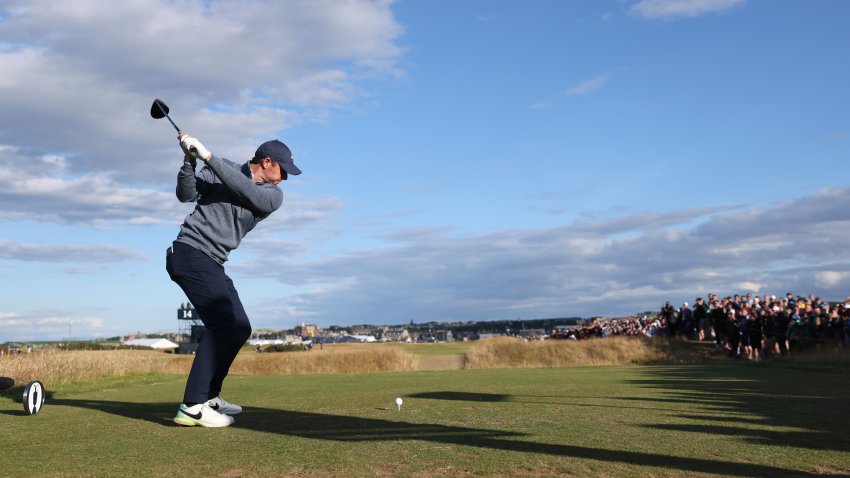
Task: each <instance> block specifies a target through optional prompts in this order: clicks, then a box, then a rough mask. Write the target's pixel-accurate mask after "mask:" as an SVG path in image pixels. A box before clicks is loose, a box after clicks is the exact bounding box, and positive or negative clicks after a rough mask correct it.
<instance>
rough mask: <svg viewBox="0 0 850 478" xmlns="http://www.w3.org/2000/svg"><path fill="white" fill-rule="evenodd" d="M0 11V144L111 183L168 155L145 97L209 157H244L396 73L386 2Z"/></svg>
mask: <svg viewBox="0 0 850 478" xmlns="http://www.w3.org/2000/svg"><path fill="white" fill-rule="evenodd" d="M0 9H2V10H1V11H0V15H2V18H3V20H2V22H0V71H3V75H2V76H0V110H2V111H3V115H2V116H0V143H5V144H7V145H11V146H14V147H18V148H26V149H27V150H28V151H27V154H29V155H31V156H32V155H44V156H45V157H51V156H52V157H62V158H64V165H65V167H66V168H67V169H68V170H69V171H70V172H72V173H81V172H82V173H90V172H95V171H97V172H105V171H112V172H114V176H115V177H116V178H117V179H118V180H119V181H125V180H128V179H129V180H132V181H134V182H135V183H145V182H153V183H159V182H161V181H163V180H164V179H166V178H170V177H171V175H172V174H173V164H174V162H175V161H178V160H179V157H178V155H177V154H175V153H177V152H178V149H177V145H176V141H174V137H175V133H174V131H173V130H172V129H171V127H170V125H168V124H167V123H166V122H165V120H162V121H159V122H157V121H154V120H153V119H151V118H150V117H149V115H148V112H149V109H150V104H151V101H152V100H153V98H154V97H161V98H163V99H164V100H165V101H166V102H167V103H168V104H169V106H170V107H171V110H172V117H173V119H174V120H175V121H176V122H177V124H178V125H180V126H181V128H183V129H185V130H187V131H188V132H191V133H193V134H195V135H197V136H199V137H200V138H201V139H203V140H205V143H207V144H208V146H210V149H211V150H212V151H213V152H214V153H216V154H218V155H221V156H225V157H238V158H247V157H248V155H250V154H251V153H252V152H253V149H254V148H255V147H256V145H257V144H258V143H259V142H260V140H265V139H268V138H269V137H274V136H276V135H277V133H278V132H279V131H280V130H282V129H284V128H287V127H288V126H291V125H293V124H297V123H298V122H300V121H303V119H304V118H305V117H310V116H313V115H318V116H321V113H320V112H321V111H324V110H326V109H328V108H334V107H337V106H341V105H346V104H348V103H350V102H352V101H356V100H357V98H358V97H360V96H361V95H363V94H365V93H367V92H366V91H364V90H363V88H364V87H363V80H364V79H369V78H374V77H386V76H395V75H398V74H400V72H399V71H398V70H397V68H396V60H397V59H398V57H399V55H400V54H401V51H402V50H401V47H400V46H399V45H398V44H397V43H396V42H397V40H398V37H399V36H400V35H401V33H402V28H401V26H400V25H399V24H398V23H397V22H396V21H395V19H394V18H393V15H392V12H391V10H390V2H387V1H380V0H378V1H371V0H352V1H348V2H337V3H334V4H333V8H329V7H328V5H327V3H326V2H312V1H303V0H290V1H274V2H272V1H256V2H241V1H237V0H224V1H217V2H205V1H201V0H186V1H180V2H171V1H164V0H135V1H132V2H111V3H109V2H100V1H96V0H80V1H75V2H63V1H43V2H27V1H10V2H4V6H3V7H0ZM129 25H132V28H128V26H129ZM317 112H318V113H317ZM4 132H13V134H9V133H4Z"/></svg>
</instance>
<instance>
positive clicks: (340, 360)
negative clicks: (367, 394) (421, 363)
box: [230, 344, 417, 375]
mask: <svg viewBox="0 0 850 478" xmlns="http://www.w3.org/2000/svg"><path fill="white" fill-rule="evenodd" d="M416 364H417V361H416V359H415V357H414V356H413V355H411V354H409V353H407V352H405V351H403V350H401V349H399V348H398V347H391V346H387V345H383V344H374V345H370V346H368V347H356V348H351V349H348V350H346V349H345V348H334V347H326V348H325V350H322V351H318V350H313V351H310V352H282V353H267V354H253V353H242V354H239V356H238V357H236V360H235V361H234V362H233V366H232V367H231V368H230V372H231V373H239V374H245V375H298V374H308V373H309V374H314V373H318V374H322V373H373V372H408V371H412V370H417V366H416Z"/></svg>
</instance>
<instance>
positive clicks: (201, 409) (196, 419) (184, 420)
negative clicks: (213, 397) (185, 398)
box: [174, 402, 235, 427]
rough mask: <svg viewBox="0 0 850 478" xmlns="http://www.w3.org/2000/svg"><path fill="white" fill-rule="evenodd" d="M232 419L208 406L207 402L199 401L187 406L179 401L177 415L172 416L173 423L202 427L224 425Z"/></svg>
mask: <svg viewBox="0 0 850 478" xmlns="http://www.w3.org/2000/svg"><path fill="white" fill-rule="evenodd" d="M234 421H235V420H234V419H233V417H231V416H229V415H225V414H223V413H219V412H217V411H215V410H213V409H212V408H210V406H209V402H207V403H199V404H197V405H192V406H191V407H187V406H186V404H185V403H181V404H180V408H178V409H177V415H176V416H175V417H174V423H176V424H178V425H180V426H184V427H193V426H195V425H199V426H202V427H226V426H230V425H232V424H233V422H234Z"/></svg>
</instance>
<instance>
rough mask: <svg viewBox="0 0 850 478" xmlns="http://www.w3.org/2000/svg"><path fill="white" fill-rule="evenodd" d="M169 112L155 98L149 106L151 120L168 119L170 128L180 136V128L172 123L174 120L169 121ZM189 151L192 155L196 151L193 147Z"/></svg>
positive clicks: (164, 105)
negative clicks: (172, 127)
mask: <svg viewBox="0 0 850 478" xmlns="http://www.w3.org/2000/svg"><path fill="white" fill-rule="evenodd" d="M169 111H170V110H169V108H168V105H167V104H165V102H164V101H162V100H161V99H159V98H155V99H154V100H153V104H152V105H151V118H153V119H160V118H168V122H169V123H171V126H174V129H176V130H177V134H178V135H180V134H181V133H183V132H182V131H180V128H179V127H178V126H177V124H175V123H174V120H172V119H171V116H168V112H169ZM189 149H190V150H191V151H192V152H193V153H194V152H195V151H196V149H195V147H194V146H192V147H191V148H189Z"/></svg>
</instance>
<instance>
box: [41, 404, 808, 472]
mask: <svg viewBox="0 0 850 478" xmlns="http://www.w3.org/2000/svg"><path fill="white" fill-rule="evenodd" d="M452 397H453V398H455V399H456V398H459V397H458V396H456V395H453V396H452ZM443 398H446V397H443ZM479 398H481V397H479ZM490 398H494V397H490ZM47 406H67V407H79V408H88V409H91V410H95V411H98V412H102V413H110V414H114V415H119V416H123V417H126V418H130V419H134V420H143V421H148V422H151V423H155V424H157V425H163V426H173V423H172V421H171V420H172V418H173V417H174V414H175V412H176V408H175V406H174V403H128V402H113V401H106V400H74V399H57V400H53V401H51V402H50V403H49V405H47ZM234 427H237V428H242V429H247V430H253V431H258V432H263V433H270V434H279V435H285V436H296V437H303V438H311V439H317V440H331V441H345V442H358V441H394V442H395V441H399V440H419V441H429V442H436V443H442V444H452V445H463V446H471V447H477V448H489V449H493V450H501V451H508V452H520V453H536V454H544V455H551V456H562V457H573V458H582V459H590V460H599V461H605V462H613V463H625V464H629V465H642V466H653V467H662V468H669V469H674V470H683V471H686V472H702V473H704V472H712V473H718V474H722V475H727V476H748V477H749V476H755V477H780V476H795V477H800V476H816V475H814V474H808V473H805V472H800V471H797V470H788V469H784V468H779V467H774V466H767V465H758V464H749V463H737V462H729V461H722V460H716V459H715V460H707V459H701V458H688V457H677V456H670V455H667V454H655V453H641V452H635V451H626V450H617V449H601V448H591V447H586V446H577V445H569V444H560V443H539V442H534V441H529V440H528V438H527V437H528V435H526V434H524V433H518V432H512V431H504V430H488V429H482V428H469V427H460V426H451V425H439V424H422V423H408V422H402V421H393V420H384V419H375V418H360V417H349V416H341V415H325V414H321V413H307V412H300V411H292V410H275V409H269V408H253V407H246V408H245V410H244V411H243V412H242V413H241V414H240V415H239V416H238V417H237V420H236V424H235V425H234Z"/></svg>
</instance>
